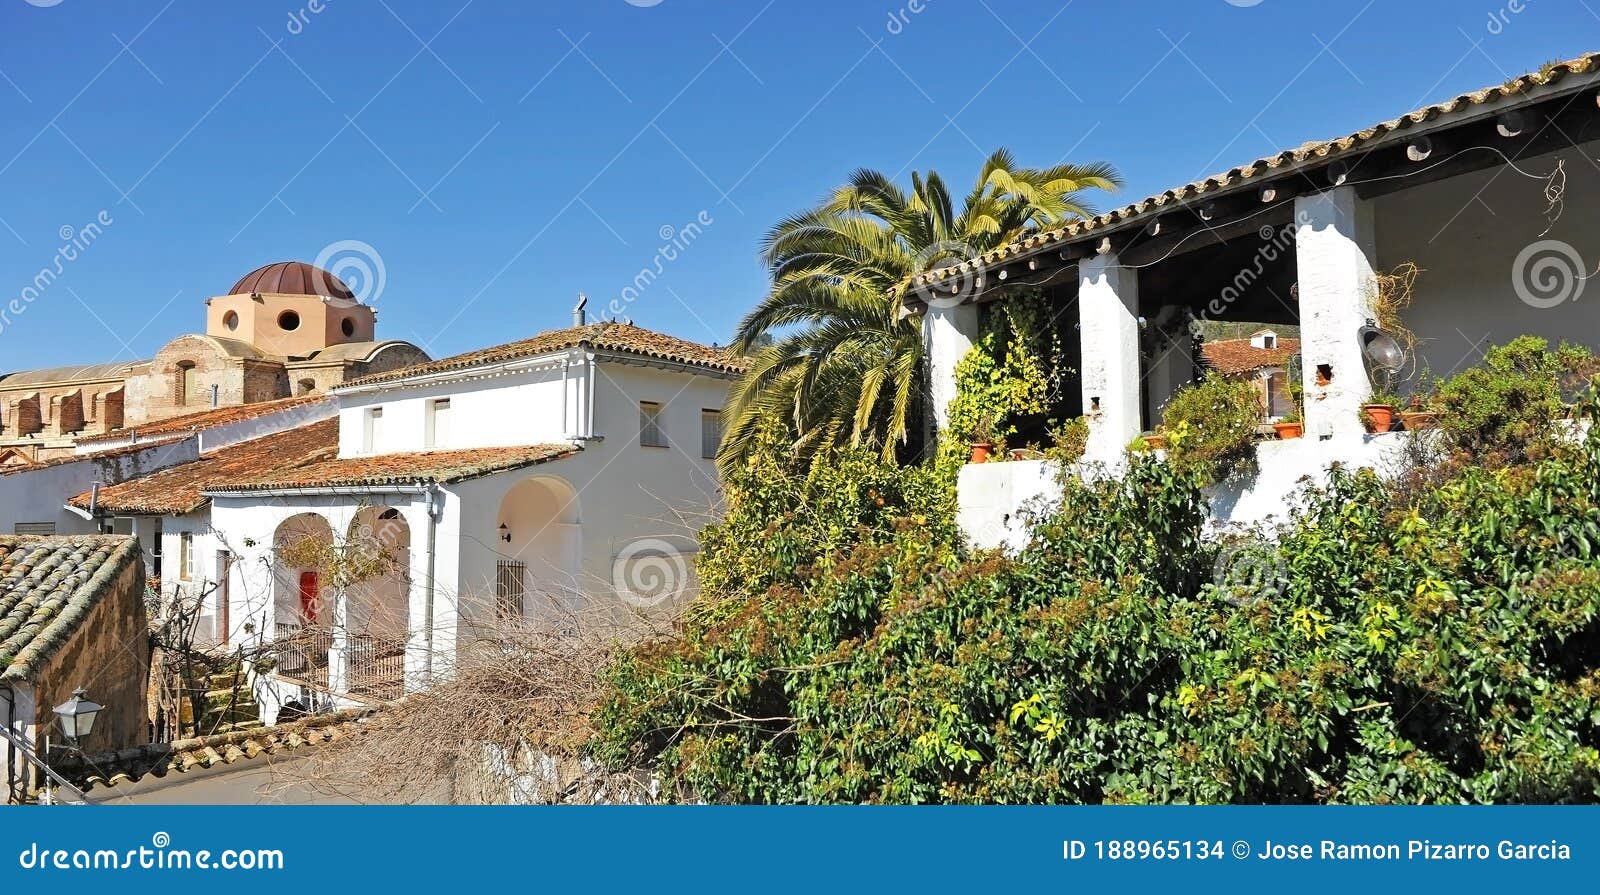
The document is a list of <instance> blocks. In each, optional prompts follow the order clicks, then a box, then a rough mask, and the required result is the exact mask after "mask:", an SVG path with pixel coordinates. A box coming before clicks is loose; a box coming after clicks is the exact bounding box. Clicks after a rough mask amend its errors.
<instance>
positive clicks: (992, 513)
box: [956, 432, 1412, 553]
mask: <svg viewBox="0 0 1600 895" xmlns="http://www.w3.org/2000/svg"><path fill="white" fill-rule="evenodd" d="M1410 437H1412V436H1411V435H1409V434H1407V433H1403V432H1391V433H1388V434H1384V435H1352V436H1347V437H1343V438H1332V439H1327V440H1319V439H1312V438H1295V439H1290V440H1288V441H1264V442H1261V443H1260V444H1258V445H1256V468H1255V470H1254V471H1252V472H1249V473H1246V474H1241V475H1239V476H1237V477H1235V478H1232V479H1229V480H1227V481H1224V482H1222V483H1219V484H1217V485H1213V486H1212V487H1210V488H1207V489H1206V490H1205V497H1206V499H1207V502H1208V504H1209V509H1208V520H1209V523H1210V527H1211V528H1212V529H1213V530H1216V531H1222V530H1227V529H1234V528H1259V527H1262V526H1273V525H1277V524H1281V523H1283V522H1286V521H1288V517H1289V514H1290V512H1291V511H1292V509H1293V508H1294V507H1295V506H1296V505H1297V498H1298V497H1299V496H1300V495H1301V494H1302V493H1303V491H1304V489H1305V487H1307V486H1308V485H1320V484H1325V483H1326V482H1327V480H1328V471H1329V469H1330V468H1331V467H1332V466H1333V465H1334V464H1340V465H1342V466H1345V467H1347V468H1351V469H1356V468H1367V469H1376V470H1378V471H1380V472H1383V471H1385V470H1388V469H1390V468H1393V466H1394V465H1395V464H1397V463H1398V462H1399V461H1400V458H1401V455H1402V453H1403V451H1404V448H1405V445H1406V439H1408V438H1410ZM956 490H957V494H956V499H957V508H956V524H957V525H958V526H959V527H960V529H961V531H962V533H963V534H964V535H966V537H967V541H968V543H969V544H971V545H972V546H973V547H975V548H978V549H981V550H992V549H995V548H1002V549H1004V550H1006V551H1007V552H1010V553H1015V552H1016V551H1018V550H1020V549H1022V547H1023V546H1024V545H1026V544H1027V542H1028V538H1029V529H1030V522H1031V520H1034V519H1037V518H1039V517H1040V515H1042V514H1045V513H1048V512H1049V511H1050V510H1052V509H1054V508H1055V507H1056V506H1057V505H1059V501H1060V495H1061V486H1060V485H1059V484H1058V466H1057V465H1056V464H1055V463H1052V462H1050V461H1047V460H1013V461H1008V462H996V463H980V464H969V465H967V466H965V467H963V468H962V470H961V474H960V477H959V478H958V479H957V483H956Z"/></svg>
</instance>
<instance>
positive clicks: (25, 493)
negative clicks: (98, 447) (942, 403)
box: [0, 438, 198, 534]
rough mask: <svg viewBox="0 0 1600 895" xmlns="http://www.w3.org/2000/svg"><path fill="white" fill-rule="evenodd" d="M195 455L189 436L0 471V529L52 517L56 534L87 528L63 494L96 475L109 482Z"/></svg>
mask: <svg viewBox="0 0 1600 895" xmlns="http://www.w3.org/2000/svg"><path fill="white" fill-rule="evenodd" d="M197 456H198V454H197V452H196V441H195V439H193V438H186V439H183V440H180V441H174V442H167V443H164V444H156V445H151V446H150V447H149V448H146V449H144V450H140V451H133V452H130V453H128V454H124V455H120V456H117V457H111V458H105V457H85V458H83V459H82V460H75V461H72V462H67V463H57V464H54V465H50V466H45V467H43V468H40V469H31V470H20V471H15V472H7V473H4V474H0V532H4V533H6V534H10V533H11V530H12V526H13V525H15V524H16V523H18V522H54V523H55V525H56V533H57V534H88V533H91V532H93V531H95V530H96V529H95V524H94V523H93V522H91V521H89V520H88V519H85V518H83V517H82V516H79V515H78V514H76V513H73V512H71V511H70V510H67V509H65V508H64V505H65V504H66V502H67V499H68V498H70V497H73V496H76V495H78V494H81V493H83V492H85V491H88V490H89V489H90V487H91V486H92V485H93V484H94V483H95V482H97V481H98V482H101V483H102V484H114V483H117V482H122V481H126V480H128V479H130V478H136V477H138V476H141V475H148V474H150V473H152V472H155V471H157V470H161V469H165V468H167V467H169V466H176V465H178V464H179V463H187V462H189V461H190V460H193V459H195V458H196V457H197Z"/></svg>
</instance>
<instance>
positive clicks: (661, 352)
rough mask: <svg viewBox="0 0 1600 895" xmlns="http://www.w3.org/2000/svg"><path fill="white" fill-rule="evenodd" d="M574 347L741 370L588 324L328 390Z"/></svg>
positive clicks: (644, 333) (624, 327)
mask: <svg viewBox="0 0 1600 895" xmlns="http://www.w3.org/2000/svg"><path fill="white" fill-rule="evenodd" d="M580 345H582V346H587V347H590V348H596V349H600V350H603V351H615V352H619V353H622V354H633V355H637V356H639V357H647V358H652V359H654V360H662V361H670V362H673V363H680V364H687V365H689V366H694V367H701V368H704V369H707V370H713V371H716V372H719V373H730V374H737V373H742V372H744V370H745V368H746V366H747V365H746V364H745V362H744V361H743V360H742V359H740V358H739V357H737V356H736V355H734V354H731V353H729V352H728V351H726V350H724V349H721V348H713V347H711V346H709V345H702V344H700V343H698V342H690V341H688V340H686V339H680V338H678V337H677V336H669V335H667V334H666V333H658V332H656V331H654V330H649V329H642V328H640V327H637V326H633V325H632V324H628V323H617V322H611V321H607V322H601V323H591V324H588V325H586V326H574V327H570V328H568V329H558V330H552V331H551V332H547V333H540V334H539V335H537V336H534V337H533V338H531V339H523V340H522V341H520V342H511V343H508V344H505V345H496V346H494V347H492V348H484V349H481V350H478V351H469V352H467V353H465V354H457V355H455V356H453V357H446V358H441V359H439V360H436V361H429V362H427V363H424V364H417V365H415V366H410V367H402V368H401V369H398V370H390V371H388V372H385V373H374V374H372V375H371V376H362V377H360V378H357V379H352V380H350V381H349V382H346V383H343V384H342V385H340V386H337V387H336V388H335V389H334V390H335V391H339V390H342V389H348V388H351V387H353V386H360V385H371V384H373V383H378V382H392V381H395V380H399V379H409V378H412V377H414V376H426V375H429V374H432V373H447V372H451V371H455V370H467V369H471V368H473V367H483V366H489V365H491V364H498V363H505V362H507V361H513V360H520V359H522V358H526V357H537V356H539V355H541V354H553V353H555V352H558V351H566V350H567V349H569V348H577V347H578V346H580Z"/></svg>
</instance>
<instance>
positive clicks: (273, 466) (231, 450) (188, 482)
mask: <svg viewBox="0 0 1600 895" xmlns="http://www.w3.org/2000/svg"><path fill="white" fill-rule="evenodd" d="M338 449H339V421H338V420H337V419H329V420H322V421H321V422H316V423H311V424H310V425H306V426H299V427H296V428H293V429H285V430H284V431H282V432H277V433H275V434H272V435H265V436H262V437H261V438H256V439H253V440H251V441H246V442H244V443H243V444H236V445H233V446H231V447H225V448H222V449H220V450H217V451H213V452H211V453H209V454H206V455H205V456H203V457H201V458H199V459H198V460H193V461H190V462H188V463H184V464H182V465H180V466H173V467H169V468H167V469H163V470H161V471H160V472H156V473H152V474H150V475H147V476H144V477H143V478H137V479H130V480H129V481H126V482H123V483H121V484H119V485H111V486H108V487H104V488H101V489H100V495H99V501H98V504H97V506H98V508H99V509H100V510H104V511H106V512H111V513H127V514H134V515H151V516H157V515H169V514H182V513H191V512H193V511H195V510H198V509H200V508H201V507H203V506H205V504H206V500H207V498H206V496H205V494H204V493H203V492H205V491H207V490H209V489H211V488H214V487H216V486H218V485H221V484H224V483H227V482H231V481H235V480H239V479H252V478H260V477H262V476H266V475H272V474H274V473H278V472H282V471H288V470H292V469H296V468H303V467H305V466H306V465H307V464H314V463H316V462H317V461H319V460H327V459H329V458H331V457H333V456H334V454H335V453H337V452H338ZM89 500H90V492H88V491H85V492H83V493H82V494H79V495H77V496H76V497H73V498H72V499H71V500H70V501H68V502H69V503H71V504H72V505H73V506H75V507H78V508H80V509H87V508H88V507H89Z"/></svg>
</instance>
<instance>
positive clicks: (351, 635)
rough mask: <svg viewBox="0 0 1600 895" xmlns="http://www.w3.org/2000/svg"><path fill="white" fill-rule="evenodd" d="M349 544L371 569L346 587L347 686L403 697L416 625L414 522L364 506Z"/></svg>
mask: <svg viewBox="0 0 1600 895" xmlns="http://www.w3.org/2000/svg"><path fill="white" fill-rule="evenodd" d="M344 546H345V553H346V555H347V556H355V557H359V558H360V560H359V561H360V562H361V564H362V566H363V571H365V572H368V573H369V574H367V575H366V576H365V577H363V578H362V579H361V580H359V581H354V582H352V583H351V584H350V586H349V587H348V588H346V590H345V610H344V624H345V630H346V637H345V653H346V664H347V667H348V671H347V672H346V675H345V680H346V681H347V682H348V684H347V686H348V687H349V689H350V692H352V693H365V694H370V695H373V696H378V697H380V698H384V699H394V698H397V697H399V696H400V694H401V693H403V692H404V690H405V657H406V642H407V640H408V636H409V634H410V627H411V526H410V524H409V523H407V522H406V518H405V516H404V515H402V514H401V513H400V511H399V510H397V509H395V508H394V507H390V506H383V505H377V506H367V507H362V508H361V509H360V510H358V511H356V514H355V516H354V517H353V518H352V519H351V520H350V528H349V530H348V531H347V532H346V535H345V545H344Z"/></svg>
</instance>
